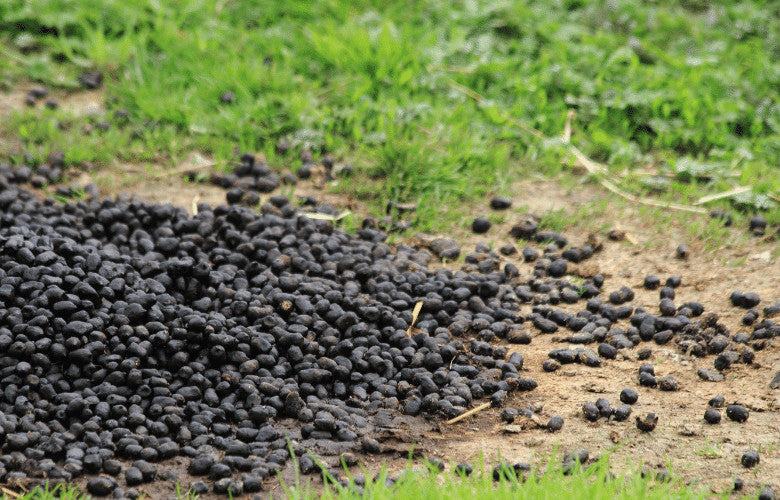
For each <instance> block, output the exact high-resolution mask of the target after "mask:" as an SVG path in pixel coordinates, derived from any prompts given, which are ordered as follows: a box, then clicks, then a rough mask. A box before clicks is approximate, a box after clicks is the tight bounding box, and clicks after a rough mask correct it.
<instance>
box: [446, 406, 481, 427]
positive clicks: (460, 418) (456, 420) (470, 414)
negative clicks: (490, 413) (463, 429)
mask: <svg viewBox="0 0 780 500" xmlns="http://www.w3.org/2000/svg"><path fill="white" fill-rule="evenodd" d="M489 406H490V402H489V401H488V402H487V403H482V404H481V405H479V406H477V407H476V408H472V409H470V410H469V411H467V412H465V413H461V414H460V415H458V416H457V417H455V418H453V419H451V420H447V424H454V423H455V422H460V421H461V420H463V419H464V418H467V417H470V416H472V415H474V414H475V413H478V412H481V411H482V410H484V409H485V408H487V407H489Z"/></svg>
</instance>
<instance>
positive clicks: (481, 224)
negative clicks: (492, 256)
mask: <svg viewBox="0 0 780 500" xmlns="http://www.w3.org/2000/svg"><path fill="white" fill-rule="evenodd" d="M491 226H492V224H491V222H490V221H489V220H487V219H486V218H484V217H477V218H476V219H474V221H473V222H472V223H471V230H472V231H473V232H475V233H477V234H482V233H486V232H488V230H490V227H491Z"/></svg>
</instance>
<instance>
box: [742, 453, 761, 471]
mask: <svg viewBox="0 0 780 500" xmlns="http://www.w3.org/2000/svg"><path fill="white" fill-rule="evenodd" d="M740 461H741V462H742V466H743V467H745V468H747V469H752V468H753V467H755V466H756V465H758V463H759V462H760V461H761V459H760V457H759V456H758V452H757V451H753V450H750V451H746V452H745V453H744V454H743V455H742V459H741V460H740Z"/></svg>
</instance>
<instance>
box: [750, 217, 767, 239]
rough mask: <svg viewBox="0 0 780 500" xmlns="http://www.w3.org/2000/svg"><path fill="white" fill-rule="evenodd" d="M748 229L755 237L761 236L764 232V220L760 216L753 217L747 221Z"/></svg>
mask: <svg viewBox="0 0 780 500" xmlns="http://www.w3.org/2000/svg"><path fill="white" fill-rule="evenodd" d="M748 228H749V229H750V231H751V232H752V233H753V234H755V235H756V236H763V235H764V232H765V231H766V219H765V218H764V217H762V216H761V215H754V216H753V217H751V218H750V221H748Z"/></svg>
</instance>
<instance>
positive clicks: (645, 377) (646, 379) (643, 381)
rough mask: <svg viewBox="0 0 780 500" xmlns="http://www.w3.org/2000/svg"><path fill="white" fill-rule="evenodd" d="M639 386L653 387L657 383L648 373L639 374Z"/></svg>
mask: <svg viewBox="0 0 780 500" xmlns="http://www.w3.org/2000/svg"><path fill="white" fill-rule="evenodd" d="M639 385H641V386H643V387H655V386H657V385H658V382H657V381H656V380H655V376H653V375H652V374H650V373H648V372H641V373H640V374H639Z"/></svg>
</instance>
